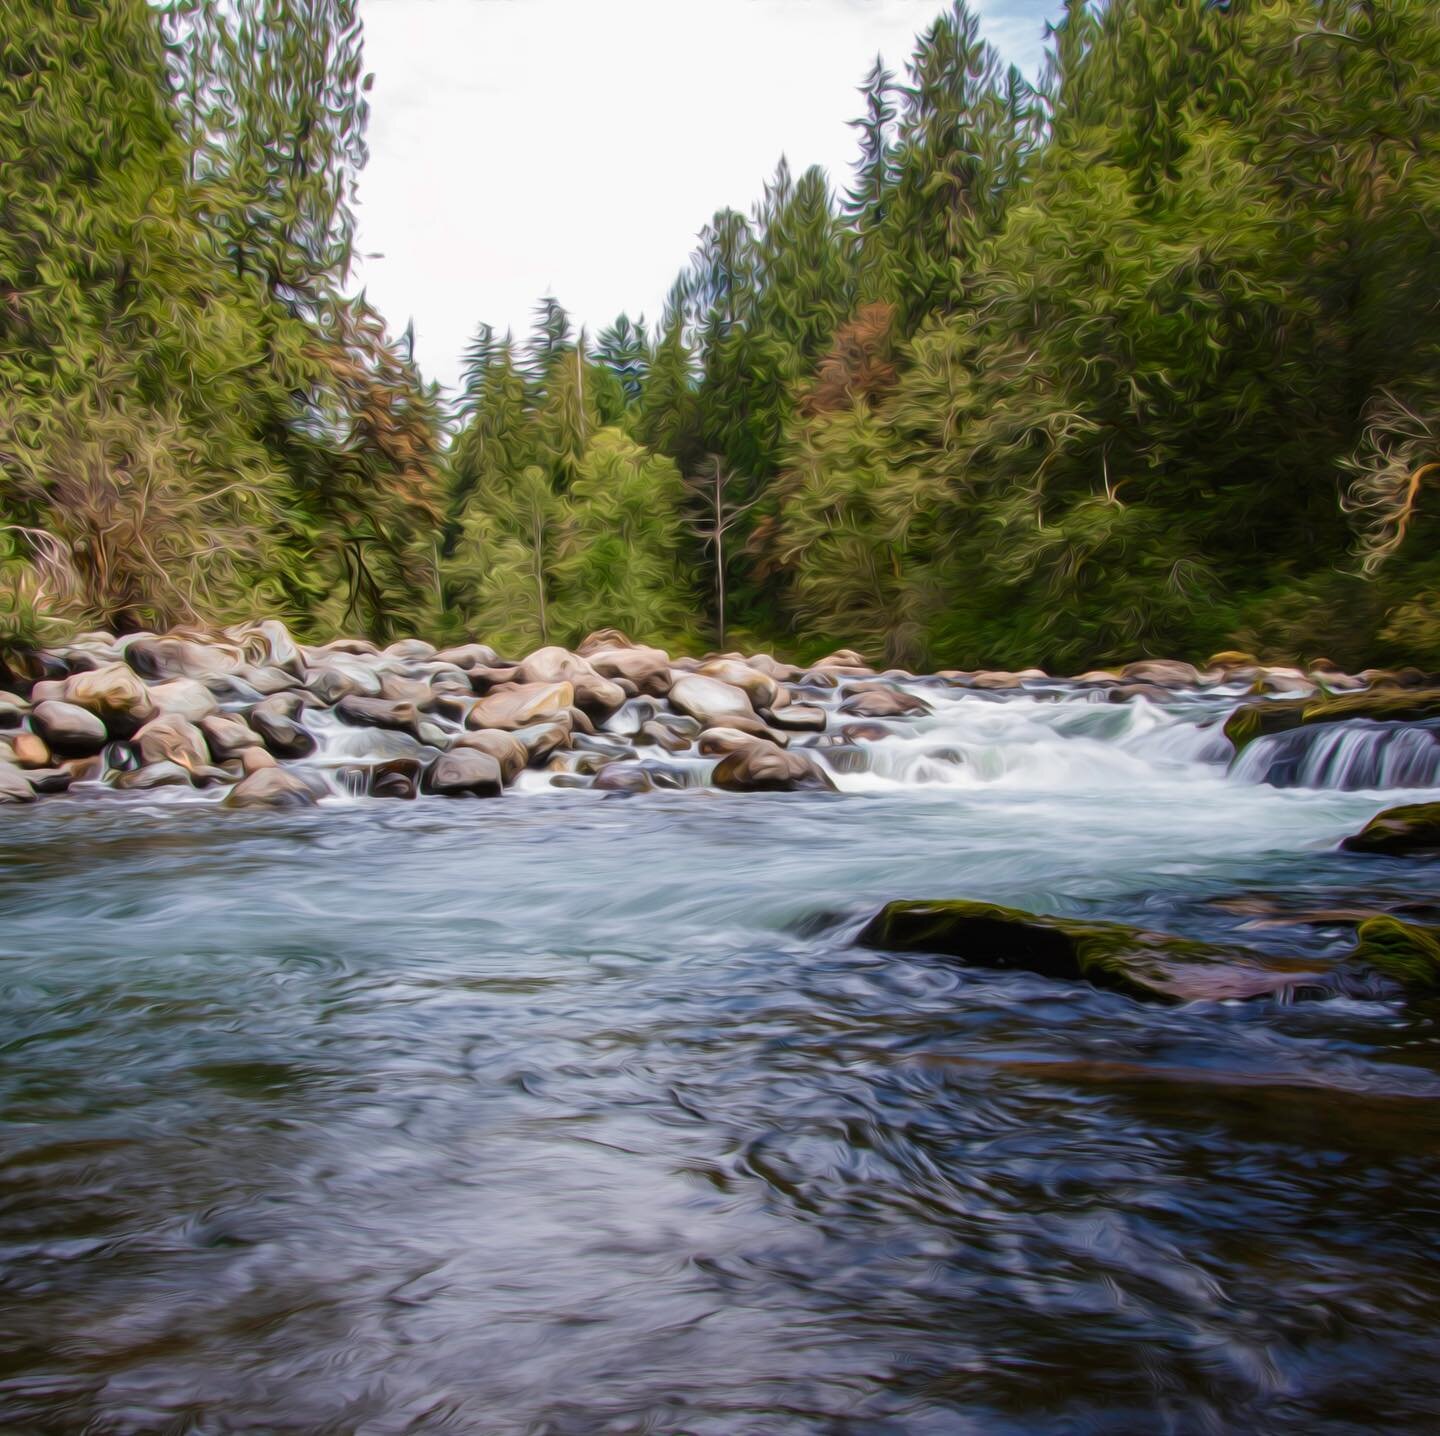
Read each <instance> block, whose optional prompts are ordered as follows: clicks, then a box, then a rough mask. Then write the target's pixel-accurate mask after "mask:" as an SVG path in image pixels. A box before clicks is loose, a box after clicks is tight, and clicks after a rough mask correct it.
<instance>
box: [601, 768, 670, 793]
mask: <svg viewBox="0 0 1440 1436" xmlns="http://www.w3.org/2000/svg"><path fill="white" fill-rule="evenodd" d="M592 786H594V787H595V788H596V789H597V790H599V791H601V792H605V793H648V792H650V791H651V790H652V789H653V788H654V787H655V782H654V779H652V778H651V776H650V774H649V773H648V772H647V771H646V770H645V769H644V768H642V767H640V766H639V764H637V763H625V762H617V763H607V764H606V765H605V766H604V767H603V768H601V770H600V771H599V772H598V773H597V774H596V775H595V782H594V784H593V785H592Z"/></svg>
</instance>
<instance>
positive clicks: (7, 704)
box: [0, 692, 30, 728]
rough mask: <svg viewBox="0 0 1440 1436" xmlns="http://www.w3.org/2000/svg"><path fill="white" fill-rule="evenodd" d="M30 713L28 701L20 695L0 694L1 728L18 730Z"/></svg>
mask: <svg viewBox="0 0 1440 1436" xmlns="http://www.w3.org/2000/svg"><path fill="white" fill-rule="evenodd" d="M29 711H30V704H29V702H28V700H26V699H24V698H22V697H21V696H20V695H19V694H18V693H3V692H0V728H18V727H19V726H20V725H21V723H23V722H24V721H25V715H26V714H27V713H28V712H29Z"/></svg>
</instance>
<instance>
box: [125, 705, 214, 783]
mask: <svg viewBox="0 0 1440 1436" xmlns="http://www.w3.org/2000/svg"><path fill="white" fill-rule="evenodd" d="M135 748H136V751H137V752H138V753H139V754H140V761H141V762H142V763H146V764H159V763H170V764H173V765H175V766H177V767H180V768H183V769H185V770H186V771H187V772H191V773H195V772H198V771H200V770H202V769H209V767H210V749H209V746H208V745H207V744H206V742H205V734H204V733H203V732H202V731H201V730H200V729H199V728H197V727H196V726H195V724H193V723H192V722H190V720H189V719H188V718H182V717H180V715H179V714H177V713H162V714H161V715H160V716H159V717H158V718H152V719H151V720H150V722H148V723H147V724H146V725H145V726H144V727H143V728H142V729H141V730H140V731H139V732H138V733H137V734H136V735H135Z"/></svg>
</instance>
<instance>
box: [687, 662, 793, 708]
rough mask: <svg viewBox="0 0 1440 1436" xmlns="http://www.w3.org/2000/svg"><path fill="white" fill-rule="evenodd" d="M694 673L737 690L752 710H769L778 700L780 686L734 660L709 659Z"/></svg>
mask: <svg viewBox="0 0 1440 1436" xmlns="http://www.w3.org/2000/svg"><path fill="white" fill-rule="evenodd" d="M695 672H696V673H697V674H698V675H699V676H700V677H702V678H717V679H719V680H720V682H721V683H728V684H729V685H730V686H731V687H732V688H738V689H739V690H740V691H741V692H742V693H743V694H744V695H745V696H746V697H747V698H748V699H749V700H750V704H751V706H752V707H754V708H769V707H771V706H772V705H773V704H774V703H775V702H777V701H778V700H779V697H780V693H781V688H780V685H779V684H778V683H777V682H776V681H775V680H774V679H773V678H772V677H771V676H770V675H769V674H768V673H761V672H760V670H759V669H758V668H752V667H751V666H750V665H749V664H748V663H745V662H742V661H741V660H739V659H735V658H711V659H708V660H707V661H706V662H704V663H702V664H701V665H700V667H699V668H697V669H696V670H695ZM787 696H788V695H787Z"/></svg>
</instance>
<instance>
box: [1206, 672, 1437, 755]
mask: <svg viewBox="0 0 1440 1436" xmlns="http://www.w3.org/2000/svg"><path fill="white" fill-rule="evenodd" d="M1352 718H1368V719H1370V720H1371V721H1372V722H1375V723H1418V722H1421V721H1422V720H1424V719H1426V718H1440V688H1371V689H1368V690H1367V691H1366V692H1364V693H1339V694H1334V695H1326V696H1324V697H1320V698H1287V699H1279V700H1277V701H1275V702H1271V703H1246V704H1244V705H1242V706H1241V707H1239V708H1237V709H1236V710H1235V711H1234V712H1233V713H1232V714H1231V715H1230V716H1229V717H1228V718H1227V719H1226V720H1225V736H1226V737H1227V738H1228V739H1229V740H1230V741H1231V743H1233V744H1234V746H1235V751H1236V752H1237V753H1238V752H1239V751H1240V750H1241V749H1242V748H1244V747H1245V746H1246V744H1248V743H1253V742H1254V741H1255V739H1257V738H1264V737H1267V736H1268V735H1269V734H1271V733H1285V732H1288V731H1289V730H1290V729H1291V728H1306V727H1309V726H1310V724H1312V723H1341V722H1344V721H1345V720H1347V719H1352Z"/></svg>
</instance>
